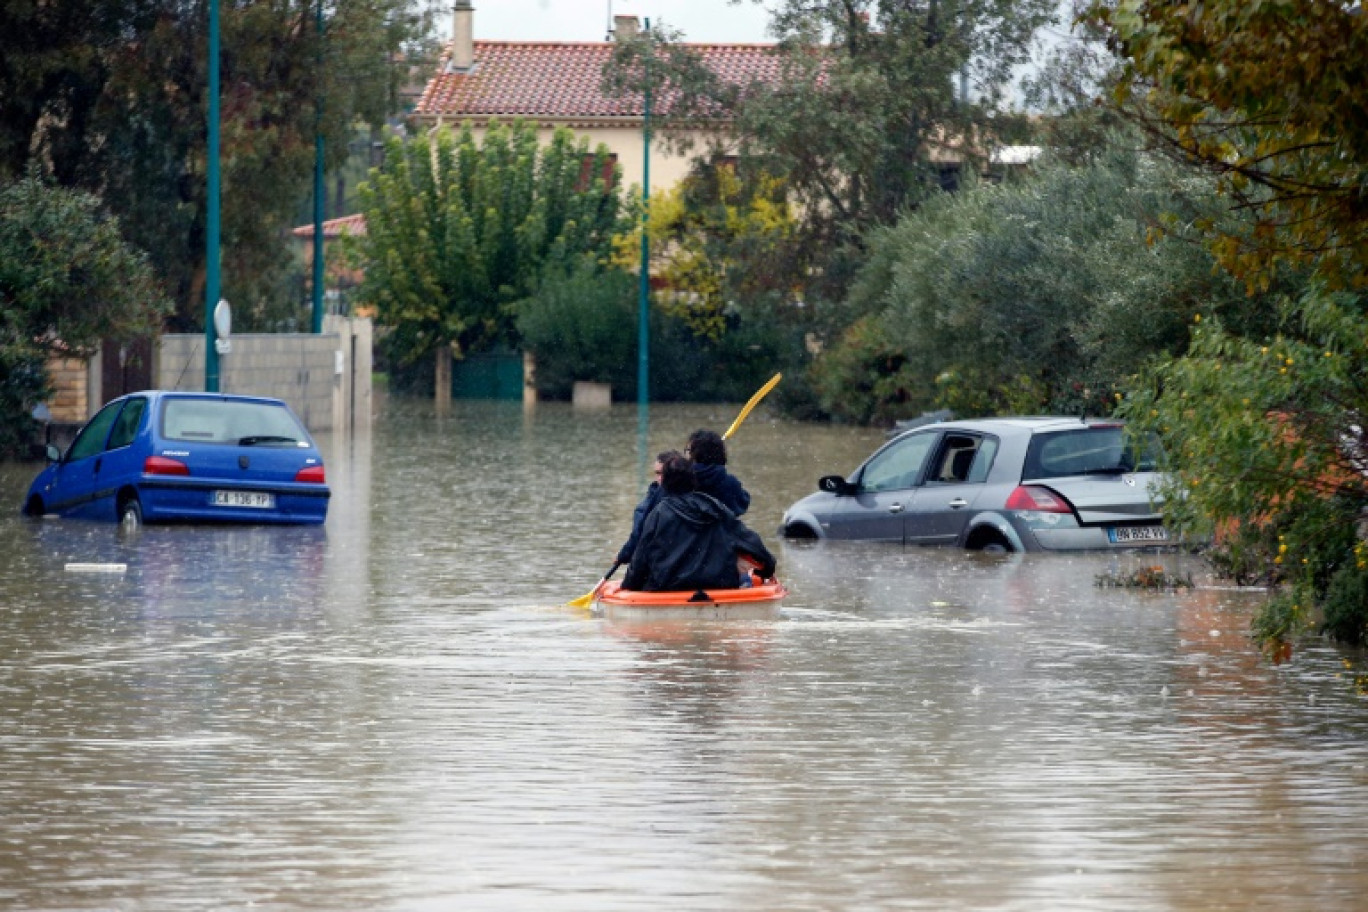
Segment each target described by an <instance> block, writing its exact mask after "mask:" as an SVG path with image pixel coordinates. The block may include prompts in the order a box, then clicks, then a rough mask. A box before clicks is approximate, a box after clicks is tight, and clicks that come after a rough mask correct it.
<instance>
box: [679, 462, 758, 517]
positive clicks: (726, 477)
mask: <svg viewBox="0 0 1368 912" xmlns="http://www.w3.org/2000/svg"><path fill="white" fill-rule="evenodd" d="M693 470H694V478H696V479H698V490H699V491H701V492H702V493H704V494H711V495H712V496H713V497H716V498H717V499H718V500H720V501H722V506H724V507H726V508H727V509H728V510H731V511H732V512H733V513H735V514H736V515H737V516H744V515H745V513H746V510H748V509H750V500H751V498H750V492H749V491H747V490H746V489H745V488H743V487H742V486H741V479H739V478H737V477H736V476H735V475H733V474H732V473H731V472H728V471H727V467H726V466H720V465H703V464H702V463H700V462H695V463H694V467H693Z"/></svg>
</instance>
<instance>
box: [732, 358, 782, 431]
mask: <svg viewBox="0 0 1368 912" xmlns="http://www.w3.org/2000/svg"><path fill="white" fill-rule="evenodd" d="M783 378H784V375H783V374H775V375H774V376H773V377H770V379H769V382H768V383H766V384H765V385H764V386H762V387H760V390H759V392H757V393H756V394H755V395H754V396H751V397H750V401H749V402H747V403H746V404H745V405H744V406H742V407H741V412H740V414H738V415H737V416H736V420H735V421H733V422H732V423H731V427H729V428H727V430H726V432H725V433H724V434H723V435H722V439H723V440H726V439H727V438H728V437H730V436H731V435H732V433H733V432H734V431H735V430H736V429H737V428H739V427H740V426H741V422H743V421H745V420H746V416H747V415H749V414H750V413H751V410H752V409H754V408H755V407H756V406H757V405H759V404H760V400H761V399H764V398H765V397H766V396H767V395H769V391H770V390H772V389H774V388H775V387H776V386H778V385H779V381H780V380H782V379H783Z"/></svg>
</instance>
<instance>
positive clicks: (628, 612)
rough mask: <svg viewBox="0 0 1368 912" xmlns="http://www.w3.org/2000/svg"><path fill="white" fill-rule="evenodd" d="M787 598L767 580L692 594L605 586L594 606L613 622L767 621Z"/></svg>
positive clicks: (784, 591)
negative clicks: (741, 587)
mask: <svg viewBox="0 0 1368 912" xmlns="http://www.w3.org/2000/svg"><path fill="white" fill-rule="evenodd" d="M786 595H788V590H787V589H785V588H784V584H783V583H781V582H779V581H778V580H769V581H768V582H763V583H759V584H757V585H754V586H750V587H747V588H745V589H706V590H704V589H699V590H695V591H693V592H638V591H636V590H633V589H623V588H622V584H621V583H616V582H613V583H608V584H606V585H605V586H604V587H603V588H602V589H601V590H600V591H599V594H598V598H596V599H595V600H594V601H595V604H596V605H597V606H598V607H599V608H601V609H602V611H603V616H604V617H607V618H612V619H614V620H662V619H680V620H694V619H702V620H767V619H773V618H777V617H779V605H780V603H781V602H783V600H784V596H786Z"/></svg>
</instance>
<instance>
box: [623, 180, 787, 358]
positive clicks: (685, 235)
mask: <svg viewBox="0 0 1368 912" xmlns="http://www.w3.org/2000/svg"><path fill="white" fill-rule="evenodd" d="M650 213H651V215H650V219H648V220H647V222H646V224H647V233H648V235H649V241H650V245H649V249H650V251H651V264H650V273H651V276H652V278H653V279H655V280H656V282H657V283H658V284H659V285H660V286H661V287H660V288H659V289H658V290H657V292H656V294H655V296H654V305H655V306H656V307H659V308H661V309H662V310H663V311H664V312H665V313H666V314H668V315H669V316H671V317H674V318H677V319H679V320H681V321H682V322H683V323H684V324H685V325H687V326H688V327H690V328H691V329H692V330H693V332H694V333H695V334H696V335H699V336H706V337H708V338H710V339H712V340H713V341H717V340H718V339H720V338H721V336H722V334H723V333H724V332H725V330H726V326H727V319H728V316H729V314H731V313H733V312H734V311H735V310H736V302H737V301H739V300H753V299H755V298H756V297H757V296H759V295H764V294H768V293H781V294H788V295H789V296H790V297H791V296H792V294H793V291H794V287H793V283H794V279H793V277H792V275H791V272H792V270H791V269H785V268H783V265H782V264H778V263H773V259H774V258H776V257H782V256H783V255H784V254H785V252H786V251H787V249H788V242H789V240H790V238H791V237H792V235H793V231H794V227H795V226H794V219H793V214H792V211H791V208H790V207H789V205H788V203H787V201H786V198H785V194H784V192H783V185H782V182H780V181H778V180H776V179H775V178H772V177H769V176H768V175H764V174H759V175H754V176H752V177H751V178H750V179H748V180H743V179H742V177H741V176H740V175H739V174H738V173H737V170H736V168H735V167H733V166H732V165H731V164H729V163H725V162H720V163H712V164H706V165H705V164H699V165H698V166H697V167H696V168H695V169H694V171H693V173H692V174H691V175H690V176H689V177H687V178H685V179H684V180H683V181H681V182H680V183H679V184H676V185H675V186H674V187H672V188H670V189H669V190H667V191H665V192H664V193H661V194H657V195H653V196H652V197H651V201H650ZM635 225H636V230H635V231H632V232H630V233H626V234H622V235H619V236H618V237H616V238H615V239H614V241H613V247H614V258H613V259H614V262H615V263H616V264H617V265H618V266H619V267H620V268H622V269H624V270H635V269H638V268H639V267H640V264H641V220H639V219H638V220H636V222H635ZM767 259H769V260H771V266H770V268H766V269H756V268H753V267H754V265H755V264H757V263H762V262H765V261H766V260H767Z"/></svg>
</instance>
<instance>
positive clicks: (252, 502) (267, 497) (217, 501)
mask: <svg viewBox="0 0 1368 912" xmlns="http://www.w3.org/2000/svg"><path fill="white" fill-rule="evenodd" d="M210 502H211V503H213V505H214V506H216V507H253V508H255V509H258V510H271V509H274V508H275V495H274V494H268V493H266V492H264V491H215V492H214V496H213V499H212V500H211V501H210Z"/></svg>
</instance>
